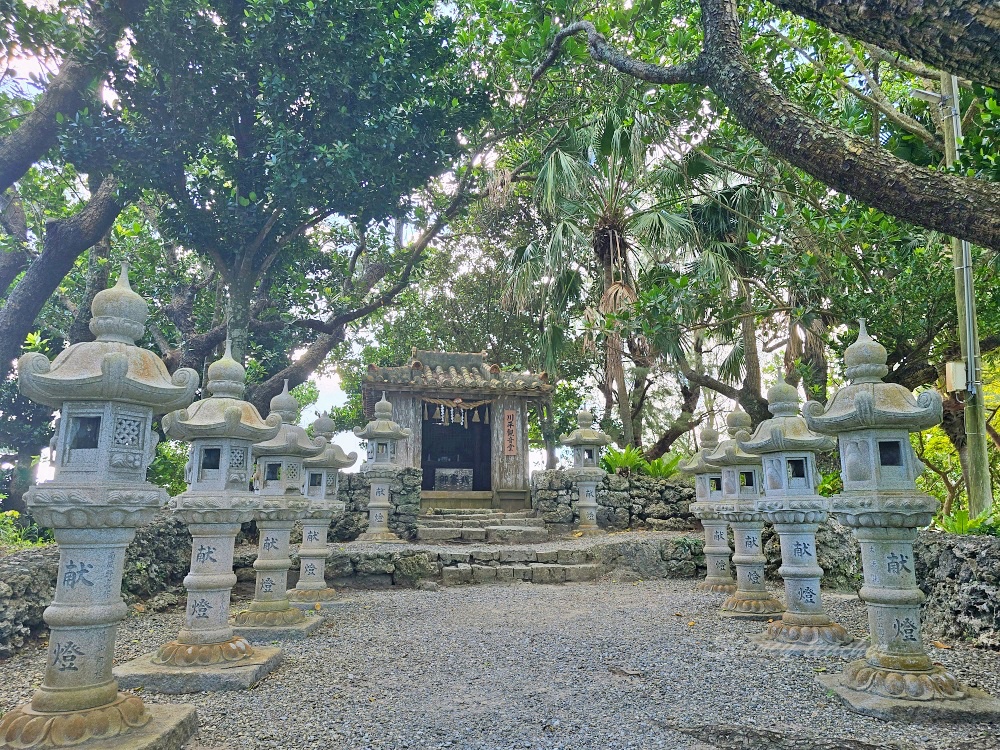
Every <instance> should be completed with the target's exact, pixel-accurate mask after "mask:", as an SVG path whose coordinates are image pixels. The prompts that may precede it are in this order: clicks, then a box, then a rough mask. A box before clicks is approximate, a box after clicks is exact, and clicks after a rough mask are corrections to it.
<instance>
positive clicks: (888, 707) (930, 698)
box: [820, 492, 1000, 721]
mask: <svg viewBox="0 0 1000 750" xmlns="http://www.w3.org/2000/svg"><path fill="white" fill-rule="evenodd" d="M857 494H858V495H859V497H851V496H850V494H849V493H843V494H841V495H837V496H835V497H834V506H833V513H834V515H836V516H837V520H839V521H841V522H842V523H844V524H845V525H846V526H849V527H850V528H851V529H852V531H853V532H854V536H855V537H856V538H857V540H858V542H859V543H860V545H861V564H862V567H863V568H864V576H865V583H864V586H862V587H861V591H860V592H859V595H860V596H861V599H862V600H863V601H864V602H865V603H866V605H867V607H868V622H869V627H870V631H871V638H872V645H871V648H869V649H868V652H867V655H866V656H865V658H864V659H860V660H858V661H854V662H851V663H850V664H848V665H847V667H846V668H845V669H844V671H843V673H841V674H839V675H825V676H824V677H825V679H821V680H820V682H821V684H822V685H823V686H824V687H826V688H829V689H831V690H833V691H834V692H835V693H836V694H837V695H838V696H839V697H840V699H841V700H842V701H843V702H844V703H846V704H847V705H848V706H849V707H850V708H851V709H853V710H854V711H857V712H858V713H862V714H867V715H869V716H875V717H877V718H880V719H885V720H890V721H894V720H904V721H908V720H920V721H930V720H937V721H996V720H1000V700H997V699H995V698H993V697H992V696H990V695H989V694H987V693H985V692H983V691H981V690H976V689H975V688H970V687H969V686H968V685H964V684H962V683H961V682H959V681H958V679H957V678H956V677H955V676H954V675H953V674H951V673H950V672H949V671H948V670H947V669H945V667H944V666H942V665H941V664H935V663H934V662H933V661H931V658H930V657H929V656H928V655H927V652H926V650H925V649H924V644H923V638H922V636H921V632H920V605H921V603H922V602H923V601H924V594H923V592H922V591H921V590H920V589H919V588H918V587H917V581H916V576H915V574H914V565H913V541H914V539H916V536H917V529H918V528H920V527H923V526H926V525H927V524H929V523H930V521H931V517H932V514H933V512H934V510H935V509H936V507H937V501H936V500H934V499H932V498H930V497H929V496H927V495H922V494H920V493H891V492H879V493H876V498H875V503H874V505H875V507H883V508H886V510H884V511H882V512H877V511H876V512H872V511H867V510H866V509H865V507H864V506H868V507H871V506H872V505H873V503H872V502H871V499H870V498H865V497H860V494H861V493H857ZM889 508H892V510H889Z"/></svg>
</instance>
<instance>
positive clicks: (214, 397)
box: [115, 342, 281, 693]
mask: <svg viewBox="0 0 1000 750" xmlns="http://www.w3.org/2000/svg"><path fill="white" fill-rule="evenodd" d="M245 377H246V371H245V370H244V369H243V367H242V366H241V365H240V364H239V363H238V362H236V361H235V360H234V359H233V358H232V354H231V351H230V347H229V342H226V353H225V355H224V356H223V357H222V359H220V360H219V361H218V362H213V363H212V364H211V366H209V368H208V383H207V384H206V386H205V390H206V391H207V392H208V394H210V395H209V397H208V398H204V399H202V400H201V401H195V402H194V403H193V404H191V406H189V407H188V408H186V409H181V410H180V411H175V412H171V413H170V414H167V415H166V416H165V417H164V418H163V429H164V431H165V432H166V434H167V436H168V437H170V438H173V439H175V440H186V441H188V442H190V443H191V450H190V453H189V456H188V463H187V467H186V470H185V472H186V475H187V477H186V478H187V481H188V483H189V484H190V488H189V489H188V491H187V492H185V493H183V494H182V495H178V496H177V497H175V498H173V499H172V500H171V502H170V505H171V509H172V510H173V513H174V515H176V516H177V517H178V518H180V519H181V520H182V521H184V523H185V524H187V527H188V530H189V531H190V532H191V537H192V539H193V540H194V543H193V545H192V549H191V572H190V573H189V574H188V575H187V577H186V578H185V579H184V586H185V587H186V588H187V592H188V598H187V609H186V611H185V625H184V627H183V628H181V631H180V633H179V634H178V636H177V638H176V639H175V640H172V641H170V642H169V643H166V644H164V645H163V646H161V647H160V649H159V650H158V651H156V652H154V653H152V654H147V655H145V656H141V657H139V658H138V659H135V660H133V661H131V662H129V663H128V664H125V665H123V666H121V667H118V668H117V669H116V670H115V675H116V676H117V677H118V681H119V683H120V684H121V685H122V686H123V687H133V688H134V687H142V688H144V689H146V690H152V691H157V692H162V693H191V692H201V691H206V690H234V689H246V688H249V687H250V686H252V685H255V684H256V683H257V682H259V681H260V680H261V679H262V678H263V677H264V675H266V674H268V673H269V672H271V671H272V670H273V669H274V668H275V667H277V666H278V663H279V661H280V658H281V651H280V650H279V649H277V648H264V647H259V646H258V647H257V648H254V647H252V646H251V645H250V644H249V643H248V642H247V640H246V639H245V638H244V637H243V636H238V635H234V634H233V629H232V627H231V626H230V624H229V597H230V594H231V592H232V588H233V586H234V585H235V584H236V576H235V575H233V546H234V543H235V541H236V534H237V533H239V530H240V524H242V523H244V522H246V521H249V520H250V519H251V518H253V513H254V510H255V509H256V507H257V505H258V498H257V496H256V495H254V494H253V492H251V491H250V446H251V445H252V444H253V443H256V442H259V441H261V440H268V439H270V438H273V437H274V436H275V435H276V434H277V432H278V429H279V426H280V425H281V418H280V417H279V416H278V415H277V414H272V415H271V416H269V417H268V418H267V421H265V420H263V419H262V418H261V416H260V413H259V412H258V411H257V409H256V407H254V406H253V404H250V403H247V402H246V401H243V400H242V396H243V389H244V380H245ZM236 665H238V666H239V668H238V669H234V668H233V667H234V666H236Z"/></svg>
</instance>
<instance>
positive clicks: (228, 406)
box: [163, 341, 281, 443]
mask: <svg viewBox="0 0 1000 750" xmlns="http://www.w3.org/2000/svg"><path fill="white" fill-rule="evenodd" d="M245 378H246V371H245V370H244V369H243V366H242V365H241V364H240V363H239V362H237V361H236V360H234V359H233V355H232V349H231V348H230V343H229V341H226V353H225V354H224V355H223V356H222V358H221V359H220V360H218V361H216V362H213V363H212V364H211V365H209V368H208V382H207V383H206V385H205V390H207V391H208V392H209V393H210V394H211V396H209V397H208V398H203V399H201V400H200V401H195V402H194V403H193V404H191V405H190V406H189V407H187V408H186V409H181V410H180V411H175V412H171V413H170V414H167V415H166V416H164V417H163V429H164V431H165V432H166V433H167V435H168V436H169V437H171V438H173V439H175V440H187V441H191V440H195V439H198V438H236V439H239V440H249V441H250V442H252V443H259V442H261V441H263V440H270V439H271V438H273V437H275V436H276V435H277V434H278V430H279V429H280V428H281V417H279V416H278V415H277V414H271V415H269V416H268V418H267V419H266V420H265V419H263V418H262V417H261V416H260V412H258V411H257V407H255V406H254V405H253V404H251V403H248V402H247V401H243V400H242V399H241V398H240V397H241V396H242V395H243V388H244V386H245Z"/></svg>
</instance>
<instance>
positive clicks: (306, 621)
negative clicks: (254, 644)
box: [233, 499, 323, 641]
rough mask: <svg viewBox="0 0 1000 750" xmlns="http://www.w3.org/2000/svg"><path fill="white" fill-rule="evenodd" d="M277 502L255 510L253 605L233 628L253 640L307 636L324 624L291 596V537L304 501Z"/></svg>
mask: <svg viewBox="0 0 1000 750" xmlns="http://www.w3.org/2000/svg"><path fill="white" fill-rule="evenodd" d="M286 502H287V501H286ZM274 505H277V503H274V502H267V503H266V504H265V507H264V508H263V509H262V510H259V511H257V513H256V514H255V518H256V519H257V528H258V529H259V531H260V542H259V543H258V547H257V559H256V561H254V564H253V567H254V570H256V571H257V585H256V589H255V592H254V598H253V601H252V602H250V606H249V607H248V608H247V609H245V610H244V611H242V612H240V613H238V614H237V615H236V617H235V618H234V628H233V631H234V632H235V633H236V634H237V635H240V636H243V637H244V638H247V639H249V640H251V641H253V640H272V639H275V638H277V639H286V640H296V639H300V638H305V637H306V636H307V635H309V634H310V633H312V632H314V631H315V630H316V629H317V628H319V626H320V625H322V624H323V620H322V618H319V617H312V616H308V615H305V614H304V613H303V612H302V610H300V609H298V608H296V607H293V606H292V604H291V602H289V600H288V592H287V588H288V569H289V568H290V567H291V566H292V561H291V558H290V557H289V556H288V546H289V544H288V540H289V537H290V536H291V534H292V526H294V525H295V521H297V520H298V519H300V518H302V516H303V514H304V511H305V508H304V505H305V501H304V499H300V500H295V501H291V502H287V505H286V507H279V508H275V507H273V506H274Z"/></svg>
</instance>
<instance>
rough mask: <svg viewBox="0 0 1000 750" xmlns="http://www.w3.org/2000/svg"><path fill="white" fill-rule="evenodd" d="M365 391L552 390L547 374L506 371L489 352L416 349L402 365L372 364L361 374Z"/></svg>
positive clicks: (535, 392) (517, 392) (520, 392)
mask: <svg viewBox="0 0 1000 750" xmlns="http://www.w3.org/2000/svg"><path fill="white" fill-rule="evenodd" d="M362 389H363V390H364V391H366V392H375V391H379V390H385V391H389V392H399V391H408V392H427V393H432V392H442V391H446V392H448V393H458V392H461V393H496V394H498V395H500V394H511V395H525V396H541V395H546V394H550V393H551V392H552V385H551V384H550V383H549V378H548V375H546V374H545V373H542V374H541V375H535V374H533V373H529V372H506V371H504V370H501V369H500V367H499V366H498V365H495V364H488V363H487V362H486V352H476V353H466V352H427V351H419V350H417V349H414V350H413V353H412V356H411V358H410V362H409V364H406V365H403V366H402V367H377V366H376V365H369V366H368V372H366V373H365V375H364V377H363V378H362Z"/></svg>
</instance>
